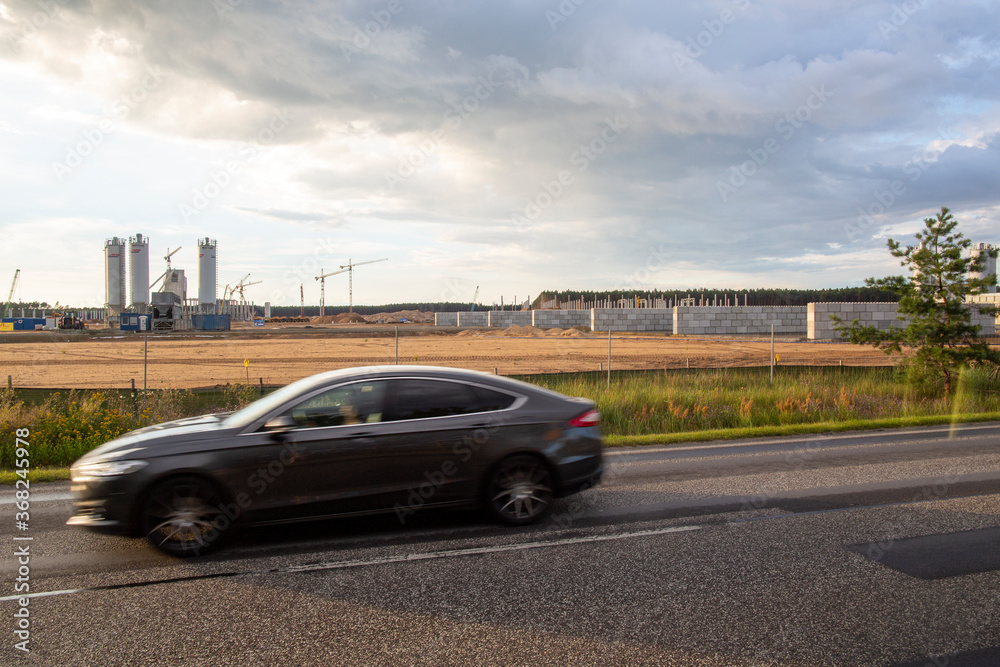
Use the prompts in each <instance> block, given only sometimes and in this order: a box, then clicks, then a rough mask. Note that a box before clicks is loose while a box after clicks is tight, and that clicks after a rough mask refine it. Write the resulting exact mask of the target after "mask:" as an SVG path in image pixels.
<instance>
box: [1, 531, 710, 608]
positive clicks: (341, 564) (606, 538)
mask: <svg viewBox="0 0 1000 667" xmlns="http://www.w3.org/2000/svg"><path fill="white" fill-rule="evenodd" d="M701 529H702V526H675V527H671V528H659V529H655V530H640V531H635V532H632V533H615V534H611V535H591V536H588V537H569V538H566V539H562V540H548V541H541V542H520V543H517V544H503V545H499V546H495V547H473V548H469V549H452V550H449V551H428V552H424V553H415V554H405V555H402V556H386V557H384V558H373V559H371V560H346V561H331V562H327V563H310V564H308V565H289V566H288V567H276V568H271V569H268V570H250V571H247V572H222V573H218V574H206V575H205V576H204V577H195V578H204V579H211V578H214V577H232V576H253V575H262V574H298V573H301V572H322V571H325V570H346V569H351V568H357V567H371V566H373V565H392V564H395V563H414V562H418V561H426V560H440V559H444V558H461V557H464V556H477V555H481V554H495V553H505V552H510V551H528V550H530V549H547V548H549V547H560V546H566V545H570V544H589V543H594V542H611V541H615V540H627V539H633V538H637V537H653V536H656V535H667V534H669V533H685V532H690V531H693V530H701ZM191 578H192V577H184V578H182V579H179V580H171V579H166V580H164V581H143V582H135V583H134V584H116V585H109V586H94V587H91V588H69V589H66V590H61V591H46V592H44V593H29V594H27V595H8V596H6V597H0V602H12V601H15V600H18V599H20V598H39V597H50V596H54V595H71V594H73V593H83V592H87V591H100V590H115V589H123V588H132V587H139V586H150V585H155V584H169V583H173V582H174V581H185V580H190V579H191Z"/></svg>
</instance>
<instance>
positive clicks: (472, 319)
mask: <svg viewBox="0 0 1000 667" xmlns="http://www.w3.org/2000/svg"><path fill="white" fill-rule="evenodd" d="M489 318H490V314H489V312H488V311H485V310H479V311H471V312H467V313H466V312H459V313H458V326H460V327H485V326H487V325H488V324H489Z"/></svg>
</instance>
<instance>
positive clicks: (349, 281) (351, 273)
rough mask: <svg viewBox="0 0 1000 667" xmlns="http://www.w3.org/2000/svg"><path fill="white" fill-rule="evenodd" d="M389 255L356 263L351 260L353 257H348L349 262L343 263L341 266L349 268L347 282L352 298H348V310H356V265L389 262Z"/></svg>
mask: <svg viewBox="0 0 1000 667" xmlns="http://www.w3.org/2000/svg"><path fill="white" fill-rule="evenodd" d="M388 261H389V258H388V257H383V258H382V259H370V260H368V261H367V262H357V263H356V264H355V263H353V262H351V258H350V257H348V258H347V264H342V265H341V266H340V268H342V269H346V270H347V284H348V289H349V290H350V291H349V295H350V298H349V300H348V310H349V311H350V312H352V313H353V312H354V267H355V266H361V265H362V264H374V263H375V262H388Z"/></svg>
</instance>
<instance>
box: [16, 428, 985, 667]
mask: <svg viewBox="0 0 1000 667" xmlns="http://www.w3.org/2000/svg"><path fill="white" fill-rule="evenodd" d="M608 461H609V471H608V474H607V477H606V481H605V483H604V484H602V485H601V486H600V487H598V488H596V489H592V490H590V491H587V492H584V493H582V494H580V495H578V496H574V497H572V498H569V499H566V500H563V501H560V502H559V504H558V506H557V507H556V508H555V511H554V512H553V514H552V516H551V517H550V518H549V519H548V520H547V521H546V522H545V523H544V524H542V525H539V526H534V527H530V528H523V529H511V528H505V527H500V526H497V525H493V524H491V523H489V522H488V521H486V520H484V519H483V517H482V516H480V515H479V514H477V513H436V514H426V515H423V516H420V517H418V518H416V519H411V520H408V521H407V522H406V525H403V526H401V525H400V524H399V523H398V521H396V519H395V518H394V517H385V518H380V519H374V520H373V519H366V520H364V521H361V520H353V521H335V522H322V523H315V524H309V525H305V526H303V525H298V526H293V527H281V528H270V529H266V530H265V529H256V530H250V531H247V532H246V533H245V534H243V535H241V536H239V537H238V538H236V539H235V540H234V541H232V542H231V543H230V544H229V545H228V546H227V547H226V548H225V549H223V550H221V551H220V552H218V553H215V554H212V555H210V556H207V557H204V558H200V559H196V560H188V561H178V560H173V559H170V558H168V557H165V556H163V555H160V554H159V553H157V552H155V551H154V550H152V549H151V548H149V547H148V546H147V545H146V543H145V542H144V541H142V540H131V539H125V538H116V537H109V536H103V535H98V534H93V533H90V532H87V531H84V530H82V529H77V528H70V527H67V526H65V525H64V522H65V520H66V518H67V517H68V515H69V512H70V504H69V501H68V495H69V494H68V491H69V489H68V484H47V485H35V486H33V487H32V497H31V521H30V529H29V530H28V531H18V530H16V529H15V517H14V511H15V508H14V503H13V501H14V498H13V490H12V489H9V488H8V489H6V490H3V491H0V508H2V511H0V534H2V535H3V545H4V546H3V547H0V548H2V549H3V550H4V552H5V553H4V558H3V561H2V565H0V598H2V601H0V605H2V612H0V618H2V619H4V620H0V629H2V632H0V637H3V641H2V645H0V663H2V664H15V665H147V664H149V665H154V664H155V665H168V664H169V665H279V664H280V665H342V664H343V665H473V664H475V665H563V664H565V665H934V666H941V665H949V666H950V667H955V666H961V665H997V664H1000V425H997V424H983V425H970V426H963V427H960V428H957V429H955V430H950V429H948V428H930V429H916V430H906V431H880V432H866V433H852V434H839V435H834V436H810V437H805V438H782V439H772V440H766V441H760V440H758V441H747V442H728V443H709V444H703V445H699V446H691V447H670V448H665V447H647V448H636V449H622V450H611V451H609V452H608ZM15 537H31V538H32V539H31V540H30V541H27V540H17V541H15V539H14V538H15ZM24 544H28V545H30V562H29V565H28V567H29V568H30V574H29V575H28V577H27V579H28V580H29V582H28V583H29V584H30V592H31V593H32V594H35V595H38V597H33V598H31V599H30V601H29V604H28V607H27V608H28V610H29V613H30V616H29V622H30V624H29V630H30V643H29V644H28V647H29V648H30V649H31V652H30V653H23V652H21V651H18V650H16V649H14V648H13V646H14V644H15V642H17V641H19V639H18V638H16V637H15V634H14V631H15V629H16V623H17V622H18V619H16V618H14V616H13V615H14V614H15V613H17V612H18V609H20V608H21V605H20V604H19V602H18V601H17V600H16V599H15V595H16V594H15V584H16V581H17V578H18V576H19V574H18V568H19V567H20V565H19V563H18V561H17V559H16V557H15V556H14V553H15V550H16V549H17V548H20V547H23V545H24ZM3 626H6V627H3Z"/></svg>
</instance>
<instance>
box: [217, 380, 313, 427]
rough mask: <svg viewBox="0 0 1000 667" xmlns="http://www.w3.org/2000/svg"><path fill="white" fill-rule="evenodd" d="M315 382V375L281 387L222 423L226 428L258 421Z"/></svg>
mask: <svg viewBox="0 0 1000 667" xmlns="http://www.w3.org/2000/svg"><path fill="white" fill-rule="evenodd" d="M315 384H316V379H315V377H307V378H303V379H301V380H298V381H297V382H293V383H291V384H289V385H285V386H284V387H282V388H281V389H278V390H277V391H275V392H273V393H271V394H268V395H267V396H265V397H264V398H262V399H260V400H257V401H254V402H253V403H251V404H250V405H248V406H246V407H245V408H243V409H242V410H237V411H236V412H234V413H233V414H231V415H229V416H228V417H226V419H225V421H223V423H222V425H223V427H224V428H243V427H244V426H247V425H249V424H252V423H253V422H255V421H257V420H258V419H260V418H261V417H263V416H264V415H266V414H267V413H269V412H271V411H272V410H274V409H276V408H278V407H279V406H281V405H282V404H284V403H285V402H286V401H289V400H291V399H293V398H295V397H296V396H298V395H299V394H301V393H302V392H303V391H305V390H306V389H307V388H309V387H312V386H314V385H315Z"/></svg>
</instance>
